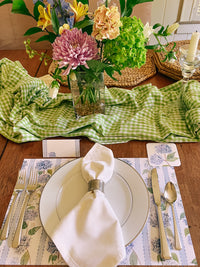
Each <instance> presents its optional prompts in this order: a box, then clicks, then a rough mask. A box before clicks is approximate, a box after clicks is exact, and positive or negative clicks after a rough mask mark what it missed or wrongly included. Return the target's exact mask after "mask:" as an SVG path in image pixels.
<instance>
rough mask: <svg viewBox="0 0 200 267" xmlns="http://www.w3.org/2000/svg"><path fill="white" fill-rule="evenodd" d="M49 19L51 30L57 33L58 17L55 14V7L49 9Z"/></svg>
mask: <svg viewBox="0 0 200 267" xmlns="http://www.w3.org/2000/svg"><path fill="white" fill-rule="evenodd" d="M51 21H52V25H53V30H54V32H55V33H56V34H57V35H58V34H59V27H60V25H59V21H58V17H57V15H56V11H55V8H53V9H52V11H51Z"/></svg>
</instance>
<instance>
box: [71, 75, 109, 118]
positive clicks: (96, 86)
mask: <svg viewBox="0 0 200 267" xmlns="http://www.w3.org/2000/svg"><path fill="white" fill-rule="evenodd" d="M69 87H70V90H71V93H72V100H73V107H74V111H75V116H76V118H77V119H79V118H81V117H84V116H87V115H91V114H98V113H102V114H104V113H105V85H104V75H103V72H102V73H100V74H99V75H93V74H92V75H88V73H86V72H84V71H83V72H77V73H72V74H71V75H70V76H69Z"/></svg>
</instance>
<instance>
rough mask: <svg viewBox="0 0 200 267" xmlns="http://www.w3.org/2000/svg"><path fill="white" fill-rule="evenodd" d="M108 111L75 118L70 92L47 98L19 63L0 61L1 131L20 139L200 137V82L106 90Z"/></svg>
mask: <svg viewBox="0 0 200 267" xmlns="http://www.w3.org/2000/svg"><path fill="white" fill-rule="evenodd" d="M105 97H106V113H105V114H96V115H90V116H85V117H83V118H81V119H79V120H76V118H75V114H74V110H73V105H72V99H71V94H64V93H59V94H58V96H57V99H51V98H50V97H48V87H47V86H46V85H45V84H44V82H43V81H41V80H40V79H38V78H33V77H31V76H29V75H28V73H27V71H26V70H25V69H24V68H23V67H22V65H21V64H20V63H19V62H12V61H10V60H8V59H6V58H3V59H2V60H0V103H1V104H0V134H2V135H3V136H5V137H6V138H8V139H10V140H12V141H14V142H17V143H21V142H27V141H37V140H42V139H45V138H48V137H55V136H65V137H75V136H87V137H88V138H89V139H90V140H93V141H95V142H98V143H102V144H112V143H123V142H127V141H129V140H152V141H159V142H198V141H200V131H199V129H200V84H199V82H197V81H193V80H192V81H190V82H189V83H188V85H187V87H186V90H185V91H184V90H183V87H182V83H181V81H179V82H176V83H174V84H172V85H169V86H167V87H164V88H161V89H158V88H157V87H155V86H152V85H151V84H147V85H143V86H138V87H135V88H133V89H132V90H125V89H121V88H110V89H107V88H106V91H105Z"/></svg>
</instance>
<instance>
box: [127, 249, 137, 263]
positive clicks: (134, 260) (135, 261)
mask: <svg viewBox="0 0 200 267" xmlns="http://www.w3.org/2000/svg"><path fill="white" fill-rule="evenodd" d="M129 263H130V264H131V265H138V256H137V254H136V253H135V251H133V252H132V253H131V256H130V258H129Z"/></svg>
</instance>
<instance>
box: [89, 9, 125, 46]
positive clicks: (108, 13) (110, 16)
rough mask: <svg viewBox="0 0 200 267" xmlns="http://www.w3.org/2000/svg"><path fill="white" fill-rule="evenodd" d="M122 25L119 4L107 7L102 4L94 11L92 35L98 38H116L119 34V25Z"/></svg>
mask: <svg viewBox="0 0 200 267" xmlns="http://www.w3.org/2000/svg"><path fill="white" fill-rule="evenodd" d="M120 26H122V23H121V21H120V13H119V11H118V7H117V6H111V7H110V8H109V7H105V5H102V6H100V7H98V9H97V10H96V11H95V13H94V25H93V32H92V36H93V37H95V39H96V40H101V41H102V40H103V39H110V40H112V39H115V38H116V37H117V36H118V35H119V34H120V30H119V27H120Z"/></svg>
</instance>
